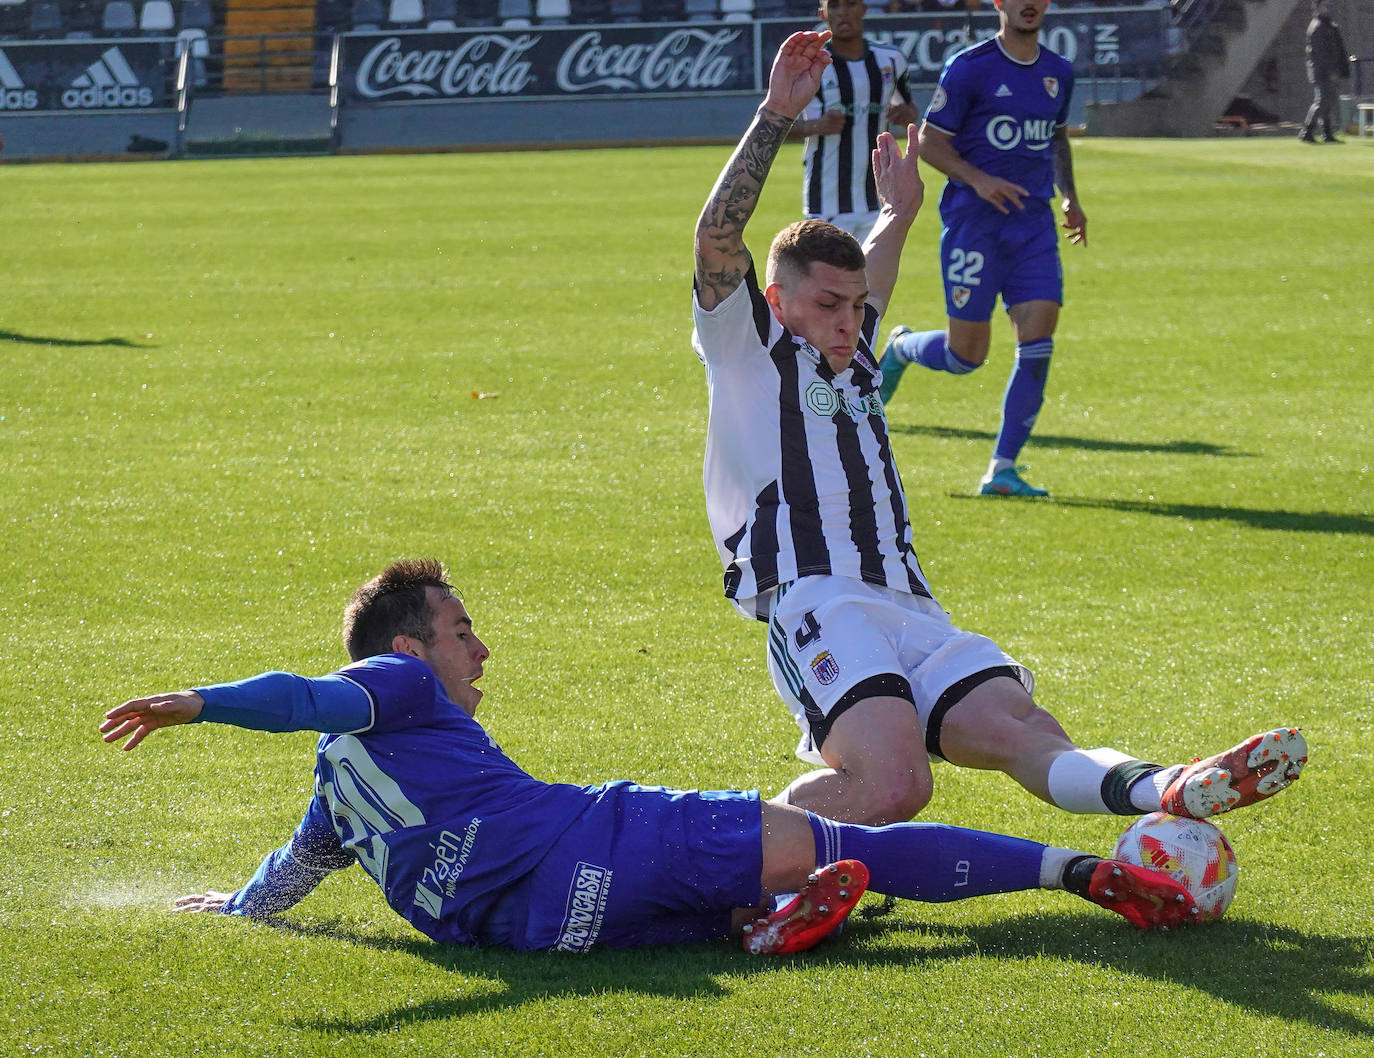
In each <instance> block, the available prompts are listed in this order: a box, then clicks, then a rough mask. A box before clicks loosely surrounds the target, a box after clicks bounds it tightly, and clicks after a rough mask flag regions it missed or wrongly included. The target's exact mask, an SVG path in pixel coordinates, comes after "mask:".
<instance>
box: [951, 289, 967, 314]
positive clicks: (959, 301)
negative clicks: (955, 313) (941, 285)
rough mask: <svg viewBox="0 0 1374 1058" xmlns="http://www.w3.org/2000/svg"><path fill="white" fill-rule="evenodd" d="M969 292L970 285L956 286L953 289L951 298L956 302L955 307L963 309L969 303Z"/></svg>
mask: <svg viewBox="0 0 1374 1058" xmlns="http://www.w3.org/2000/svg"><path fill="white" fill-rule="evenodd" d="M969 293H970V291H969V288H968V287H955V288H954V289H953V290H951V291H950V295H951V300H952V301H953V302H954V307H955V308H957V309H962V308H963V307H964V306H965V305H967V304H968V296H969Z"/></svg>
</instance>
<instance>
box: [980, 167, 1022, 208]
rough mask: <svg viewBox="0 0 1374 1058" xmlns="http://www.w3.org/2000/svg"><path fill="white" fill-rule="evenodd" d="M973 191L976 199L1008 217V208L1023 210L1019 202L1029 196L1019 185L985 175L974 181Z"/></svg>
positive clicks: (998, 177)
mask: <svg viewBox="0 0 1374 1058" xmlns="http://www.w3.org/2000/svg"><path fill="white" fill-rule="evenodd" d="M973 190H975V191H976V192H978V197H979V198H981V199H982V200H983V201H984V202H988V203H991V205H992V206H993V208H994V209H996V210H997V211H998V212H999V213H1005V214H1008V215H1010V214H1011V210H1010V209H1008V208H1007V207H1008V206H1013V207H1015V208H1016V209H1024V208H1025V206H1023V205H1022V204H1021V200H1022V199H1023V198H1026V197H1027V196H1028V195H1029V194H1030V192H1029V191H1027V190H1026V189H1025V188H1024V187H1022V186H1021V185H1020V184H1013V183H1012V182H1011V181H1010V180H1003V179H1002V178H1001V177H1000V176H990V175H988V174H987V173H983V174H981V175H980V176H979V177H978V178H977V179H976V180H974V182H973Z"/></svg>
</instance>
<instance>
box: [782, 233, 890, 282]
mask: <svg viewBox="0 0 1374 1058" xmlns="http://www.w3.org/2000/svg"><path fill="white" fill-rule="evenodd" d="M817 261H819V262H821V263H822V264H828V265H831V266H833V267H835V268H842V269H844V270H845V271H846V272H862V271H863V270H864V268H865V265H866V263H867V262H865V260H864V250H863V247H862V246H860V245H859V240H858V239H856V238H854V236H852V235H850V234H849V232H847V231H845V230H844V229H843V228H839V227H836V226H835V225H834V224H831V223H830V222H829V221H828V220H817V219H816V218H815V217H808V218H807V219H806V220H799V221H796V222H795V223H792V224H789V225H788V226H787V227H785V228H783V229H782V231H780V232H778V234H777V235H776V236H775V237H774V239H773V245H772V246H770V247H769V248H768V277H767V278H768V282H769V283H776V282H779V281H780V280H779V274H780V273H781V272H785V271H788V270H793V271H795V272H796V273H798V274H799V275H802V276H806V275H809V274H810V273H811V266H812V265H813V264H814V263H815V262H817Z"/></svg>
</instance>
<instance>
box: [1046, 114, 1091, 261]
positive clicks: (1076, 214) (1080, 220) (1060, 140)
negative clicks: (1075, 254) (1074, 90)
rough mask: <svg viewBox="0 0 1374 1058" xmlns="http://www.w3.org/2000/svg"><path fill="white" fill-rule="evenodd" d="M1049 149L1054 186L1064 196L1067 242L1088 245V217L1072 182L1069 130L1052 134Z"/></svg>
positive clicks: (1062, 129) (1071, 154)
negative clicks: (1052, 162) (1052, 160)
mask: <svg viewBox="0 0 1374 1058" xmlns="http://www.w3.org/2000/svg"><path fill="white" fill-rule="evenodd" d="M1050 149H1051V150H1052V151H1053V152H1054V154H1053V159H1054V186H1055V187H1057V188H1059V193H1060V194H1061V195H1063V196H1064V206H1063V208H1064V230H1065V231H1066V232H1068V237H1069V242H1071V243H1075V244H1076V245H1079V246H1087V245H1088V217H1087V214H1085V213H1084V212H1083V207H1082V206H1080V205H1079V204H1078V188H1077V187H1075V186H1074V182H1073V151H1072V150H1071V149H1070V147H1069V130H1068V129H1066V128H1061V129H1059V130H1058V131H1056V132H1055V134H1054V140H1053V141H1052V143H1051V146H1050Z"/></svg>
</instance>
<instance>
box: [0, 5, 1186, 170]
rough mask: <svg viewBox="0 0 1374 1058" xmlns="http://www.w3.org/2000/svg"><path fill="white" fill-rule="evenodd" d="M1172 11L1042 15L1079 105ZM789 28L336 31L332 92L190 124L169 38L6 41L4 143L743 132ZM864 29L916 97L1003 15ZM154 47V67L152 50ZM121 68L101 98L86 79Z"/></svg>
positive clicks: (401, 141) (1138, 73)
mask: <svg viewBox="0 0 1374 1058" xmlns="http://www.w3.org/2000/svg"><path fill="white" fill-rule="evenodd" d="M1167 17H1168V16H1167V11H1166V9H1164V8H1162V7H1160V6H1158V5H1157V4H1142V5H1139V6H1134V7H1103V8H1074V9H1072V11H1071V13H1065V14H1063V15H1059V16H1055V18H1053V19H1049V18H1047V20H1046V27H1045V30H1044V35H1045V38H1046V41H1047V43H1048V44H1049V46H1051V47H1053V48H1055V50H1057V51H1059V52H1061V53H1063V54H1066V55H1067V56H1068V57H1069V58H1070V59H1071V61H1073V62H1074V64H1075V67H1076V69H1077V70H1078V71H1079V86H1078V89H1077V90H1076V91H1075V94H1074V98H1073V104H1074V112H1073V114H1072V115H1071V120H1073V121H1074V122H1075V123H1081V121H1082V113H1083V107H1084V104H1085V103H1086V102H1087V101H1089V100H1092V99H1095V98H1098V97H1101V96H1105V97H1106V98H1123V97H1126V98H1129V97H1131V96H1133V95H1136V94H1139V92H1140V91H1141V90H1143V88H1144V86H1145V85H1146V84H1147V83H1148V79H1149V77H1150V75H1151V72H1152V71H1157V70H1158V68H1159V67H1160V66H1161V65H1162V62H1163V59H1164V52H1165V37H1166V27H1167ZM795 28H796V22H795V21H789V20H774V21H768V20H764V21H755V22H745V23H739V22H735V23H681V24H679V23H669V24H662V23H657V24H615V25H603V26H557V27H553V26H550V27H541V26H536V27H512V28H487V29H470V30H455V31H429V30H421V31H371V32H366V31H364V32H349V33H343V34H340V35H339V36H338V37H336V38H335V45H334V46H335V58H336V60H337V70H338V77H337V79H336V80H335V81H334V83H333V87H334V89H335V91H334V93H333V98H332V100H330V101H329V102H328V103H326V102H323V100H324V99H325V97H324V96H322V95H321V94H320V93H319V92H314V93H301V94H299V95H297V96H295V97H292V96H289V95H272V96H257V97H253V96H244V95H237V94H224V95H221V96H218V97H212V96H204V97H201V98H197V95H196V92H195V91H194V89H193V90H192V91H191V93H190V100H191V105H190V107H189V110H187V111H186V112H185V117H186V128H185V137H184V139H181V138H179V137H178V136H177V128H178V114H177V112H176V110H175V109H174V107H175V104H176V102H177V101H178V100H179V99H180V98H181V97H180V96H179V95H178V92H177V91H176V86H175V85H174V83H173V77H172V71H173V69H174V68H175V66H176V61H175V60H176V53H175V51H174V50H173V45H174V44H175V42H174V41H167V40H146V41H141V40H130V39H127V38H126V39H122V40H103V41H81V42H72V41H48V42H8V41H0V81H3V82H4V84H5V85H7V86H8V93H7V95H6V96H5V100H6V105H4V106H0V135H3V136H4V138H5V140H6V141H7V148H6V152H5V157H6V158H9V159H20V158H38V157H63V158H69V157H80V156H110V155H115V154H148V153H155V152H154V151H152V150H151V147H155V146H156V144H157V143H158V142H162V143H163V144H164V145H165V146H166V147H167V150H166V151H165V152H164V153H165V154H176V153H179V148H180V147H181V146H182V145H183V144H184V145H185V146H187V147H188V148H191V149H192V153H194V148H195V147H196V145H197V143H198V142H199V143H202V144H203V143H206V142H209V141H215V140H220V141H223V140H226V139H235V138H237V139H238V140H239V141H240V143H241V144H242V145H244V146H246V147H254V146H255V147H257V148H263V147H266V148H267V149H270V148H271V141H272V140H273V138H274V137H275V138H277V139H279V140H291V141H293V142H294V143H296V144H297V145H300V144H303V143H307V141H311V140H313V141H314V142H313V145H312V146H307V148H306V149H317V150H328V149H334V150H342V151H349V152H353V151H381V150H395V151H405V150H463V149H476V150H481V149H487V150H490V149H497V148H539V147H552V146H557V147H570V146H597V145H611V144H614V145H624V144H643V145H654V144H666V143H695V142H733V141H734V139H735V138H736V137H737V136H738V134H739V130H740V129H741V128H742V127H743V126H744V125H745V123H746V122H747V121H748V118H749V115H750V114H751V113H752V111H753V108H754V107H755V106H756V105H757V102H758V98H759V95H760V93H761V92H762V90H763V88H764V85H765V84H766V80H767V69H768V65H769V62H770V61H771V57H772V55H773V53H774V51H775V50H776V48H777V45H778V44H779V43H780V42H781V40H782V39H783V38H784V37H785V36H786V35H787V34H788V33H789V32H791V31H793V30H794V29H795ZM868 29H869V31H870V34H871V35H872V36H873V37H875V38H876V39H880V40H886V41H890V42H891V43H894V44H896V45H897V46H898V47H900V48H902V50H903V51H904V52H905V53H906V54H907V55H908V57H909V61H910V63H911V69H910V80H911V82H912V87H913V90H914V95H915V100H914V101H915V102H916V104H917V105H918V106H920V107H924V105H925V103H926V102H927V101H928V99H929V97H930V94H931V92H932V91H933V89H934V85H935V81H936V79H937V77H938V75H939V71H940V69H941V67H942V66H943V63H944V61H945V60H946V59H947V58H948V57H949V56H950V55H952V54H954V53H955V52H957V51H959V50H961V49H962V48H964V47H966V46H967V45H968V44H969V43H970V41H972V40H978V39H982V38H985V37H989V36H991V35H993V34H994V33H995V32H996V29H997V22H996V18H995V16H992V15H989V14H986V13H984V14H982V15H978V16H975V17H974V18H973V19H972V20H971V21H966V20H965V19H963V18H955V19H951V18H949V17H947V16H944V17H942V16H925V15H911V16H876V17H870V19H869V20H868ZM157 49H161V50H162V53H163V55H164V60H163V61H164V65H165V69H164V72H163V73H162V74H161V75H159V74H158V73H157V72H156V64H155V63H153V64H152V65H151V66H150V61H151V60H150V59H149V56H152V55H154V54H155V53H156V52H157ZM139 56H142V58H143V61H142V62H141V63H140V62H138V61H133V60H134V59H136V58H137V57H139ZM150 70H151V72H150ZM111 81H113V83H115V84H116V86H117V90H116V89H111V90H108V91H106V92H105V95H106V96H108V97H109V98H104V97H103V96H102V97H100V98H97V96H98V95H99V93H97V92H96V91H95V89H91V88H86V87H83V86H87V85H90V84H92V83H95V84H106V83H109V82H111ZM78 89H79V90H78ZM87 96H90V97H91V98H90V99H89V100H88V99H87V98H86V97H87ZM116 96H117V97H118V98H116ZM9 101H14V102H16V106H14V107H10V106H8V102H9ZM84 103H90V104H91V106H90V107H89V108H85V107H84V106H83V104H84ZM169 107H172V108H173V109H170V110H169Z"/></svg>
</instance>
